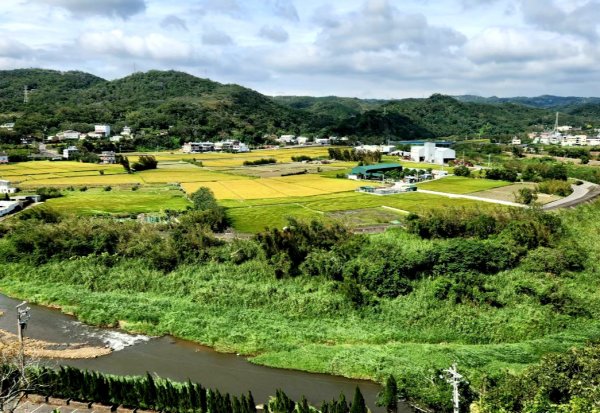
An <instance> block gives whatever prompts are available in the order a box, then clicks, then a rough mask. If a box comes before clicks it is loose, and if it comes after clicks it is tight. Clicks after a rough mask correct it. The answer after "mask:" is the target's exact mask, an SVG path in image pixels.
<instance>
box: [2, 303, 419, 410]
mask: <svg viewBox="0 0 600 413" xmlns="http://www.w3.org/2000/svg"><path fill="white" fill-rule="evenodd" d="M19 303H20V301H19V300H15V299H12V298H9V297H7V296H5V295H2V294H0V310H1V311H3V313H4V314H3V315H2V316H1V317H0V328H1V329H4V330H7V331H10V332H15V331H16V310H15V306H16V305H17V304H19ZM30 307H31V320H30V321H29V324H28V326H27V329H26V330H25V336H27V337H31V338H35V339H40V340H46V341H51V342H57V343H67V342H69V343H73V342H76V343H88V344H90V345H108V346H110V347H111V348H112V349H113V350H114V351H113V352H112V353H111V354H109V355H106V356H102V357H97V358H93V359H81V360H56V361H55V363H56V364H57V365H70V366H73V367H78V368H83V369H90V370H97V371H101V372H105V373H112V374H119V375H143V374H146V372H147V371H149V372H151V373H156V374H157V375H158V376H160V377H164V378H170V379H173V380H177V381H185V380H187V379H191V380H192V381H195V382H198V383H200V384H202V385H203V386H205V387H209V388H213V389H219V390H220V391H221V392H222V393H225V392H228V393H230V394H232V395H240V394H242V393H245V392H247V391H249V390H250V391H252V394H253V395H254V398H255V400H256V401H257V403H262V402H264V401H266V400H267V398H268V397H269V396H271V395H273V394H274V393H275V390H276V389H278V388H279V389H282V390H283V391H284V392H285V393H286V394H287V395H288V396H290V397H291V398H292V399H295V400H299V399H300V397H301V396H302V395H304V396H306V398H307V399H308V400H309V402H310V403H311V404H313V405H315V406H317V407H318V406H320V404H321V402H322V401H323V400H331V399H333V398H338V396H339V394H340V393H341V392H343V393H344V394H345V395H346V399H347V400H348V401H352V396H353V395H354V389H355V387H356V386H358V387H359V388H360V390H361V392H362V393H363V396H364V398H365V401H366V403H367V405H368V407H369V408H370V409H371V411H373V412H377V413H380V412H382V411H383V409H380V408H378V407H376V406H375V400H376V397H377V393H378V392H379V391H380V389H381V388H380V386H379V385H378V384H376V383H374V382H371V381H366V380H352V379H347V378H344V377H338V376H331V375H327V374H313V373H305V372H301V371H296V370H285V369H275V368H269V367H264V366H258V365H255V364H252V363H250V362H249V361H248V360H246V359H245V358H244V357H239V356H236V355H235V354H224V353H218V352H216V351H214V350H212V349H211V348H209V347H205V346H201V345H198V344H195V343H191V342H188V341H184V340H178V339H175V338H173V337H168V336H167V337H158V338H151V337H147V336H143V335H132V334H127V333H124V332H122V331H119V330H115V329H105V328H97V327H91V326H88V325H85V324H83V323H81V322H79V321H77V320H76V319H75V318H74V317H71V316H68V315H65V314H62V313H61V312H60V311H58V310H54V309H50V308H46V307H42V306H36V305H30ZM409 412H412V409H410V408H409V407H408V406H406V405H401V406H400V409H399V413H409Z"/></svg>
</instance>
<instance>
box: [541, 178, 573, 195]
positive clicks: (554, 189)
mask: <svg viewBox="0 0 600 413" xmlns="http://www.w3.org/2000/svg"><path fill="white" fill-rule="evenodd" d="M536 191H538V192H541V193H543V194H549V195H558V196H569V195H571V193H572V192H573V188H571V184H569V183H568V182H566V181H560V180H556V179H551V180H548V181H544V182H540V183H539V184H538V185H537V187H536Z"/></svg>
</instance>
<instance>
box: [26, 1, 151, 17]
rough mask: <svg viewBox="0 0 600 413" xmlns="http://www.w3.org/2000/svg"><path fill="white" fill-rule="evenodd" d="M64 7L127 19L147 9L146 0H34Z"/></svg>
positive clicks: (82, 13) (80, 12)
mask: <svg viewBox="0 0 600 413" xmlns="http://www.w3.org/2000/svg"><path fill="white" fill-rule="evenodd" d="M34 1H36V2H39V3H45V4H49V5H51V6H57V7H61V8H64V9H66V10H68V11H70V12H71V13H73V14H74V15H76V16H94V15H101V16H108V17H120V18H123V19H127V18H129V17H131V16H133V15H136V14H138V13H142V12H144V11H145V10H146V2H145V1H144V0H34Z"/></svg>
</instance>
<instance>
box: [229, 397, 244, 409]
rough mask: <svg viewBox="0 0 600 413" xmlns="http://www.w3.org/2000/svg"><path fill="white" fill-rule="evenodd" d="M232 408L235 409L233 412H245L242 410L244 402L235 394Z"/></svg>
mask: <svg viewBox="0 0 600 413" xmlns="http://www.w3.org/2000/svg"><path fill="white" fill-rule="evenodd" d="M231 410H232V411H233V413H244V411H243V410H242V404H241V403H240V400H239V399H238V398H237V397H235V396H233V400H232V402H231Z"/></svg>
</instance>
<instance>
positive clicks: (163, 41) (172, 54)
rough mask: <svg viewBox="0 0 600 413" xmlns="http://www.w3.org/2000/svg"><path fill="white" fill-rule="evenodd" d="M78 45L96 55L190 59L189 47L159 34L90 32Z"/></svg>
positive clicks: (119, 31) (115, 31)
mask: <svg viewBox="0 0 600 413" xmlns="http://www.w3.org/2000/svg"><path fill="white" fill-rule="evenodd" d="M79 45H80V46H81V48H82V49H84V50H85V51H87V52H89V53H92V54H96V55H98V54H101V55H108V56H114V55H117V56H130V57H137V58H148V59H159V60H184V59H187V58H190V57H191V47H189V46H188V45H187V44H185V43H183V42H181V41H179V40H176V39H173V38H170V37H167V36H164V35H162V34H160V33H150V34H148V35H145V36H138V35H128V34H125V33H124V32H123V31H121V30H111V31H108V32H90V33H84V34H83V35H82V36H81V37H80V38H79Z"/></svg>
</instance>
